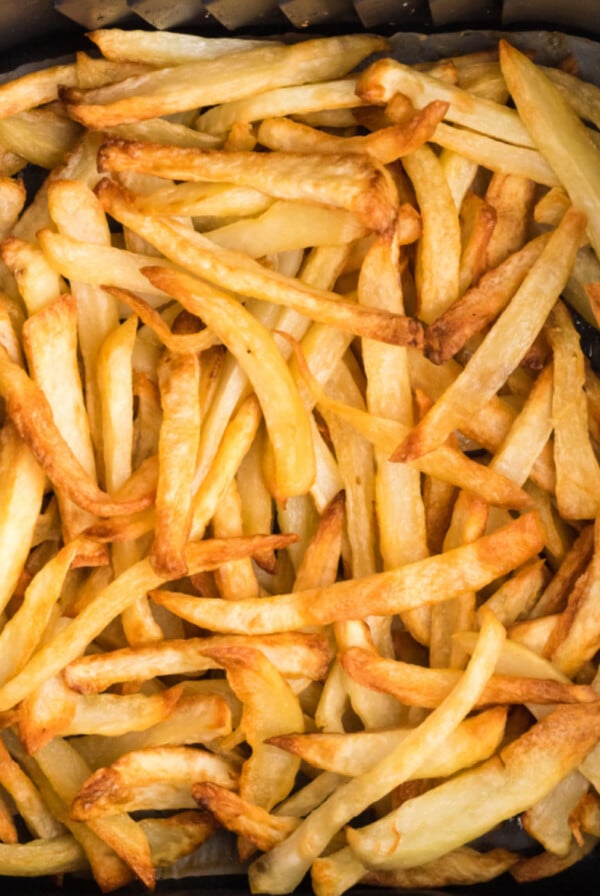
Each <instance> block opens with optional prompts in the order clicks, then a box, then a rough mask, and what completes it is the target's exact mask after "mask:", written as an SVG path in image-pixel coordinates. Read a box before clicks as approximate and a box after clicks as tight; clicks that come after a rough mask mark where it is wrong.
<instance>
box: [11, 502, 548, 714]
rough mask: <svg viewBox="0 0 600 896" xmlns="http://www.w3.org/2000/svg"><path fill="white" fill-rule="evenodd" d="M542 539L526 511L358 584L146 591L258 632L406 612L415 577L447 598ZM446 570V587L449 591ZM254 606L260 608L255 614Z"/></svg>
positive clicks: (198, 617) (514, 561)
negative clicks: (258, 592)
mask: <svg viewBox="0 0 600 896" xmlns="http://www.w3.org/2000/svg"><path fill="white" fill-rule="evenodd" d="M542 542H543V533H542V531H541V528H540V523H539V518H538V516H537V514H536V513H535V512H534V513H528V514H525V515H523V516H522V517H520V518H519V519H518V520H515V521H514V522H512V523H509V524H508V525H507V526H506V527H504V528H503V529H499V530H498V531H497V532H495V533H493V534H492V535H486V536H483V537H482V538H481V539H478V541H476V542H474V543H473V544H470V545H465V546H463V547H460V548H456V549H454V550H453V551H446V552H445V553H444V554H440V555H437V556H435V557H429V558H426V559H425V560H420V561H416V562H415V563H410V564H407V565H406V566H403V567H400V568H399V569H397V570H389V571H386V572H383V573H376V574H375V575H373V576H365V577H364V578H363V579H359V580H357V581H358V583H360V584H357V582H354V581H352V580H350V581H345V582H336V583H335V584H333V585H331V586H329V587H327V588H322V589H312V590H309V591H303V592H300V593H298V594H289V595H278V596H276V597H266V598H258V599H256V600H251V599H248V600H244V601H236V602H235V603H231V602H229V601H228V602H227V603H224V602H223V601H221V600H212V599H210V598H205V599H204V600H202V601H197V600H196V599H195V598H191V597H186V596H184V595H182V594H177V593H173V592H168V591H164V590H159V591H154V592H153V593H152V598H153V600H155V601H156V602H157V603H159V604H162V605H163V606H167V607H168V608H169V609H171V610H172V611H173V612H176V613H180V614H181V615H182V616H183V617H184V618H187V619H189V621H191V622H193V623H194V624H195V625H200V626H203V627H208V628H210V629H212V630H213V631H215V632H218V631H222V632H227V631H230V632H236V631H240V632H249V633H255V634H259V633H261V634H263V633H264V634H266V633H268V632H274V631H291V630H293V629H295V628H296V627H302V626H306V625H317V624H320V625H326V624H328V623H329V622H334V621H339V620H342V619H356V618H358V617H360V616H361V615H362V614H364V613H367V614H368V615H374V616H384V615H388V614H392V613H399V612H404V611H405V610H411V609H414V608H415V607H418V606H421V605H422V604H423V603H424V600H423V599H422V598H421V597H419V595H418V594H416V593H415V592H414V590H413V589H414V583H415V582H416V581H417V580H419V581H421V582H423V581H425V577H426V579H427V582H428V587H427V602H428V603H434V602H435V601H436V600H448V599H449V598H450V597H451V596H453V595H454V594H455V593H462V592H463V591H469V590H477V589H478V588H481V587H483V585H484V583H485V584H488V583H489V582H491V581H493V580H494V579H495V578H497V577H498V576H500V575H502V574H503V573H504V571H508V570H510V569H514V568H515V567H516V566H518V565H520V564H521V563H524V562H525V561H526V560H528V559H530V558H531V557H532V556H533V555H534V554H535V553H537V551H538V550H539V549H540V547H541V544H542ZM450 571H452V584H451V587H450V588H449V587H447V586H449V585H450V582H449V581H448V580H449V578H450V576H449V573H450ZM359 605H360V607H359ZM256 611H260V613H259V615H258V616H257V615H256ZM0 694H1V691H0ZM0 705H1V704H0Z"/></svg>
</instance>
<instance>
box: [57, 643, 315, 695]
mask: <svg viewBox="0 0 600 896" xmlns="http://www.w3.org/2000/svg"><path fill="white" fill-rule="evenodd" d="M256 643H257V642H256V640H255V639H253V638H251V637H250V636H245V635H223V636H221V635H210V636H207V637H206V638H186V639H185V640H169V641H166V640H165V641H161V642H160V643H159V644H150V645H148V646H144V647H130V648H122V649H121V650H114V651H110V652H107V653H97V654H90V655H88V656H84V657H80V658H79V659H77V660H75V661H74V662H72V663H70V665H69V666H67V667H66V669H64V671H63V675H64V678H65V681H66V682H67V684H68V685H69V687H71V688H73V689H74V690H76V691H78V692H80V693H82V694H91V693H97V692H99V691H103V690H106V688H109V687H110V686H111V685H113V684H117V683H118V682H122V681H143V680H145V679H149V678H154V677H157V676H162V675H190V674H192V673H197V672H203V671H205V670H207V669H212V668H215V665H214V662H213V661H211V659H210V657H209V656H208V655H207V654H206V653H205V648H206V649H208V648H210V647H219V646H221V647H227V646H236V645H238V646H240V645H241V646H242V647H251V646H252V645H253V644H254V645H256ZM259 649H260V650H261V651H262V652H263V653H264V654H265V656H267V657H268V659H269V660H270V662H271V663H272V664H273V665H274V666H275V667H276V668H278V669H279V670H280V671H281V674H282V675H284V676H285V677H286V678H299V677H302V676H305V675H306V676H308V677H309V678H313V677H314V678H315V679H320V678H324V677H325V674H326V671H327V662H328V659H329V650H328V646H327V642H326V640H325V638H324V636H323V635H319V634H301V633H299V632H297V633H296V632H295V633H293V634H285V633H283V634H277V635H268V636H265V637H264V638H262V639H261V642H260V648H259Z"/></svg>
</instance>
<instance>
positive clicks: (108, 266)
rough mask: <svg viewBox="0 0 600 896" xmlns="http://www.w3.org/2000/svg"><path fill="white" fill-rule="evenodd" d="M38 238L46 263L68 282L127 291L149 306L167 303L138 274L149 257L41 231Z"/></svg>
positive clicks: (147, 262)
mask: <svg viewBox="0 0 600 896" xmlns="http://www.w3.org/2000/svg"><path fill="white" fill-rule="evenodd" d="M38 238H39V241H40V245H41V247H42V250H43V252H44V256H45V258H46V259H47V261H48V263H49V264H50V265H51V266H52V268H53V269H54V271H58V272H60V273H61V274H62V275H63V276H64V277H67V278H68V279H69V280H70V281H77V282H81V283H89V284H93V285H95V286H102V285H103V284H104V285H106V286H116V287H119V288H121V289H130V290H133V291H134V292H137V293H140V295H142V296H143V297H144V298H145V299H146V300H147V301H149V302H150V304H152V306H153V307H155V306H156V305H161V304H164V302H166V301H168V296H167V295H166V294H165V293H163V292H162V291H161V290H158V289H155V288H154V287H153V286H151V285H150V283H149V282H148V280H147V279H146V278H145V277H144V275H143V274H141V273H140V270H141V268H143V267H145V266H146V265H148V264H153V263H154V262H155V261H156V258H154V257H153V256H152V255H139V254H138V253H135V252H128V251H127V250H126V249H117V248H115V247H113V246H99V245H94V244H93V243H89V242H82V241H80V240H77V239H73V238H72V237H70V236H66V235H64V234H60V233H54V232H53V231H51V230H42V231H41V232H40V233H39V234H38Z"/></svg>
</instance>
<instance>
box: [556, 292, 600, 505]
mask: <svg viewBox="0 0 600 896" xmlns="http://www.w3.org/2000/svg"><path fill="white" fill-rule="evenodd" d="M547 332H548V337H549V339H550V342H551V345H552V348H553V352H554V378H553V383H554V388H553V393H552V417H553V422H554V457H555V462H556V498H557V501H558V507H559V509H560V513H561V516H563V517H564V518H566V519H573V518H575V519H581V518H585V519H588V518H589V519H591V518H594V517H595V516H596V514H597V512H598V501H599V500H600V466H599V465H598V461H597V460H596V456H595V454H594V450H593V447H592V443H591V441H590V436H589V430H588V422H587V420H588V408H587V402H586V399H585V393H584V391H583V387H584V381H585V373H584V366H583V352H582V351H581V348H580V344H579V337H578V335H577V332H576V330H575V327H574V326H573V323H572V321H571V318H570V316H569V313H568V311H567V309H566V308H565V306H564V305H562V304H561V303H559V304H557V305H556V307H555V308H554V309H553V311H552V314H551V315H550V319H549V326H548V329H547Z"/></svg>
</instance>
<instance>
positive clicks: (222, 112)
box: [196, 77, 363, 135]
mask: <svg viewBox="0 0 600 896" xmlns="http://www.w3.org/2000/svg"><path fill="white" fill-rule="evenodd" d="M362 105H363V100H361V98H360V97H359V96H357V94H356V78H355V77H351V78H340V79H339V80H337V81H324V82H321V83H319V84H302V85H300V86H298V87H279V88H274V89H273V90H265V91H264V92H261V93H258V94H255V95H254V96H250V97H246V98H244V99H240V100H231V101H230V102H224V103H221V104H220V105H218V106H215V107H213V108H212V109H208V110H207V111H206V112H202V113H201V114H200V115H199V116H198V118H197V119H196V127H197V128H199V130H201V131H203V132H206V133H208V134H215V135H216V134H222V133H226V132H227V131H229V130H230V129H231V128H232V127H233V126H234V124H235V123H236V122H237V121H247V122H253V121H259V120H261V119H266V118H274V117H282V116H284V115H309V114H310V113H311V112H313V113H314V112H315V110H322V109H326V110H328V111H330V112H331V111H336V110H340V109H350V110H353V109H355V108H357V107H360V106H362Z"/></svg>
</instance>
